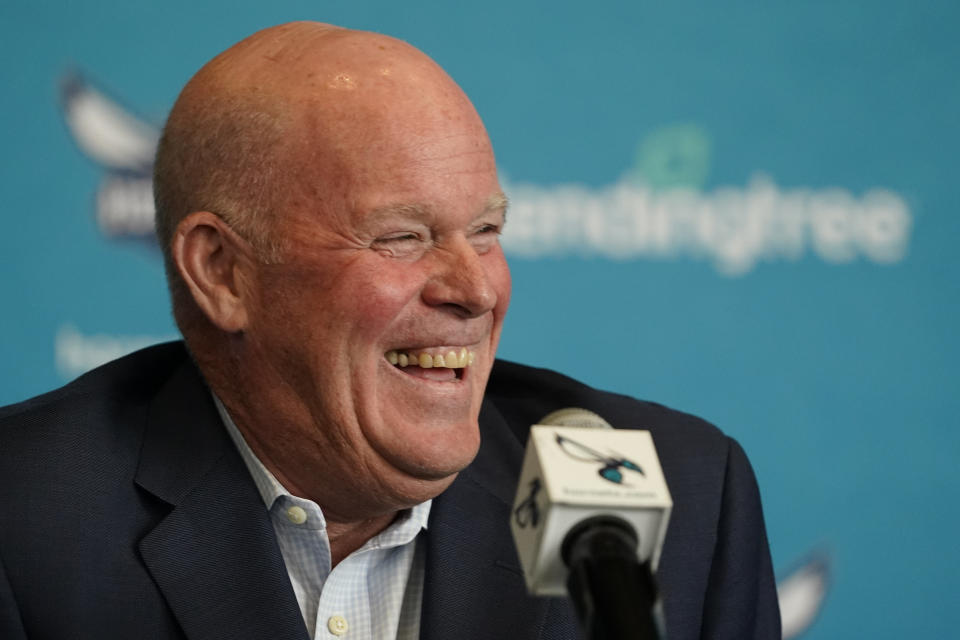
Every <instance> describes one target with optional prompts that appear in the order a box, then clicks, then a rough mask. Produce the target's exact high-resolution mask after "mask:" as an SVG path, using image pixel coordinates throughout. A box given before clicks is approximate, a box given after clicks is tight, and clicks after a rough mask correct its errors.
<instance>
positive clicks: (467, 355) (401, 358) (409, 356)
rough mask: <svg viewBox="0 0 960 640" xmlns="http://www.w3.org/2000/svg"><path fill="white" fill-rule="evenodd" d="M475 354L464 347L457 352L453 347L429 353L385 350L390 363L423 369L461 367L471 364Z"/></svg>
mask: <svg viewBox="0 0 960 640" xmlns="http://www.w3.org/2000/svg"><path fill="white" fill-rule="evenodd" d="M474 358H475V356H474V353H473V351H468V350H467V348H466V347H462V348H461V349H460V353H457V352H456V351H454V350H453V349H451V350H450V351H448V352H447V353H437V354H431V353H426V352H425V351H420V352H416V351H387V361H388V362H389V363H390V364H395V365H399V366H401V367H406V366H415V367H422V368H424V369H431V368H433V367H446V368H447V369H462V368H463V367H467V366H469V365H471V364H473V360H474Z"/></svg>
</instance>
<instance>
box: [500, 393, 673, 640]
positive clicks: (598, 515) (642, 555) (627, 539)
mask: <svg viewBox="0 0 960 640" xmlns="http://www.w3.org/2000/svg"><path fill="white" fill-rule="evenodd" d="M672 508H673V502H672V500H671V498H670V492H669V490H668V488H667V484H666V480H665V479H664V477H663V471H662V469H661V468H660V461H659V459H658V457H657V452H656V448H655V447H654V444H653V438H652V436H651V435H650V432H649V431H640V430H633V429H613V428H612V427H611V426H610V424H609V423H607V422H606V421H605V420H604V419H603V418H601V417H600V416H598V415H597V414H595V413H593V412H592V411H588V410H586V409H578V408H568V409H561V410H559V411H555V412H553V413H551V414H549V415H547V416H545V417H544V418H543V419H542V420H541V421H540V423H538V424H536V425H533V426H532V427H531V428H530V437H529V440H528V442H527V450H526V455H525V458H524V462H523V469H522V471H521V474H520V482H519V485H518V487H517V497H516V499H515V501H514V505H513V512H512V517H511V522H510V525H511V530H512V532H513V538H514V542H515V544H516V547H517V553H518V555H519V557H520V562H521V565H522V566H523V572H524V576H525V578H526V582H527V588H528V589H529V590H530V592H532V593H534V594H536V595H545V596H562V595H566V594H569V595H570V598H571V600H572V601H573V605H574V609H575V610H576V611H577V615H578V617H579V618H580V623H581V626H582V627H583V629H584V631H585V632H586V634H587V637H588V638H597V639H599V638H604V639H605V640H616V639H618V638H631V639H636V638H662V637H663V636H662V633H659V631H658V627H659V628H662V624H661V623H660V619H661V618H662V614H661V612H660V606H659V602H658V599H657V594H656V586H655V582H654V580H653V572H654V571H656V568H657V564H658V563H659V560H660V551H661V549H662V547H663V539H664V536H665V535H666V530H667V524H668V522H669V519H670V511H671V510H672Z"/></svg>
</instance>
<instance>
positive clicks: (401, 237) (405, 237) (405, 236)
mask: <svg viewBox="0 0 960 640" xmlns="http://www.w3.org/2000/svg"><path fill="white" fill-rule="evenodd" d="M419 239H420V236H418V235H417V234H415V233H398V234H396V235H392V236H384V237H382V238H377V240H376V241H377V242H404V241H409V240H419Z"/></svg>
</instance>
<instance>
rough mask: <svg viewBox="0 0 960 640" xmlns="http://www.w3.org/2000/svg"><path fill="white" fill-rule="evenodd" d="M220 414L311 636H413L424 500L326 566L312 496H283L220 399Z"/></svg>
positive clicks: (319, 515)
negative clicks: (272, 533) (333, 564)
mask: <svg viewBox="0 0 960 640" xmlns="http://www.w3.org/2000/svg"><path fill="white" fill-rule="evenodd" d="M214 402H215V403H216V405H217V410H218V411H219V412H220V417H221V418H223V422H224V424H225V425H226V427H227V431H228V432H229V433H230V437H231V438H232V439H233V441H234V443H235V444H236V446H237V449H238V450H239V451H240V455H241V456H242V457H243V461H244V462H245V463H246V465H247V468H248V469H249V470H250V475H251V476H252V477H253V481H254V483H255V484H256V485H257V489H258V490H259V491H260V495H261V496H262V497H263V502H264V504H265V505H266V506H267V509H268V510H269V512H270V520H271V521H272V522H273V529H274V531H276V533H277V541H278V542H279V543H280V552H281V553H282V554H283V561H284V562H285V563H286V565H287V573H288V574H289V576H290V583H291V584H292V585H293V591H294V593H296V595H297V602H298V603H299V605H300V611H301V613H303V619H304V621H305V622H306V625H307V630H308V631H309V632H310V637H311V638H313V639H314V640H335V639H339V638H342V639H343V640H351V639H355V640H380V639H388V638H389V639H393V638H396V639H397V640H416V639H417V638H418V637H419V635H420V604H421V600H422V596H423V573H424V569H423V548H422V542H420V543H418V542H417V540H418V539H420V540H422V536H419V537H418V534H419V533H420V530H421V529H426V528H427V517H428V516H429V515H430V504H431V501H430V500H428V501H426V502H424V503H422V504H418V505H417V506H415V507H413V508H412V509H409V510H407V511H406V512H403V513H402V514H401V515H400V517H398V518H397V519H396V520H395V521H394V522H393V523H392V524H391V525H390V526H389V527H387V528H386V529H384V530H383V531H382V532H381V533H380V534H379V535H377V536H375V537H373V538H371V539H370V540H368V541H367V543H366V544H364V545H363V546H362V547H360V548H359V549H357V550H356V551H354V552H353V553H351V554H350V555H349V556H347V557H346V558H344V559H343V560H342V561H341V562H340V564H338V565H337V566H336V568H334V569H333V571H331V570H330V540H329V538H328V537H327V529H326V520H324V517H323V512H322V511H321V510H320V507H319V506H317V504H316V503H315V502H312V501H310V500H304V499H303V498H298V497H296V496H292V495H290V494H289V493H288V492H287V490H286V489H284V488H283V485H281V484H280V483H279V482H278V481H277V479H276V478H275V477H274V475H273V474H272V473H270V471H269V470H268V469H267V468H266V467H264V466H263V463H261V462H260V460H259V459H258V458H257V456H256V455H254V453H253V451H251V449H250V447H249V446H248V445H247V443H246V440H244V438H243V435H242V434H241V433H240V431H239V429H237V426H236V425H235V424H234V423H233V420H232V419H231V418H230V414H229V413H227V410H226V408H225V407H224V406H223V404H222V403H221V402H220V399H219V398H217V397H216V396H214Z"/></svg>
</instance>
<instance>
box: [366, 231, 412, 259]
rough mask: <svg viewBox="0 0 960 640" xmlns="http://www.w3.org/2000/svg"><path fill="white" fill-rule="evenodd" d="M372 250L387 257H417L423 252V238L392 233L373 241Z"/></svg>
mask: <svg viewBox="0 0 960 640" xmlns="http://www.w3.org/2000/svg"><path fill="white" fill-rule="evenodd" d="M371 248H373V249H376V250H377V251H379V252H380V253H382V254H383V255H385V256H392V257H394V258H402V257H409V256H413V255H416V254H417V253H419V252H421V251H423V248H424V245H423V238H422V237H421V236H420V234H417V233H413V232H409V233H391V234H389V235H385V236H380V237H379V238H377V239H376V240H374V241H373V244H372V245H371Z"/></svg>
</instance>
